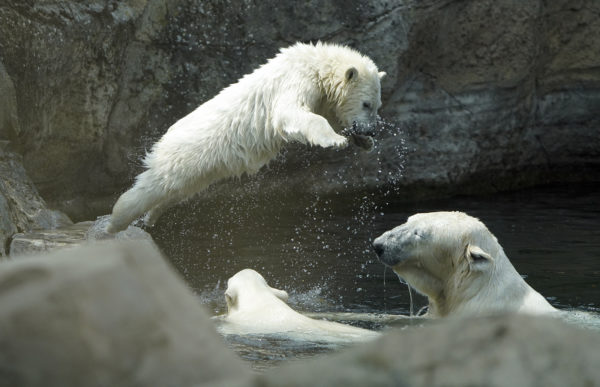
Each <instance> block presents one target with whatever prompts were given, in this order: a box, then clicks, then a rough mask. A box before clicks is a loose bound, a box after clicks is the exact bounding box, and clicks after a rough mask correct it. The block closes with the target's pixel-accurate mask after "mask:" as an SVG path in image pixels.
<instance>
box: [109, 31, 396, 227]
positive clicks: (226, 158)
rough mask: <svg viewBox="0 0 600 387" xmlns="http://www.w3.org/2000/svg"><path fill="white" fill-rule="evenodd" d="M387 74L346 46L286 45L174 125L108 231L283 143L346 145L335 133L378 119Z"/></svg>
mask: <svg viewBox="0 0 600 387" xmlns="http://www.w3.org/2000/svg"><path fill="white" fill-rule="evenodd" d="M383 75H385V73H381V72H378V70H377V66H375V64H374V63H373V62H372V61H371V60H370V59H369V58H367V57H365V56H362V55H361V54H359V53H358V52H356V51H354V50H352V49H350V48H347V47H344V46H338V45H332V44H324V43H317V44H316V45H310V44H300V43H298V44H296V45H294V46H292V47H289V48H286V49H282V50H281V52H280V53H279V54H278V55H277V56H275V57H274V58H272V59H271V60H269V61H268V62H267V63H266V64H264V65H263V66H261V67H260V68H258V69H257V70H255V71H254V72H253V73H251V74H248V75H246V76H244V77H243V78H242V79H240V80H239V81H238V82H237V83H235V84H232V85H230V86H229V87H227V88H225V89H223V90H222V91H221V92H220V93H219V94H218V95H217V96H215V97H214V98H213V99H211V100H209V101H207V102H205V103H204V104H202V105H200V106H199V107H198V108H197V109H196V110H194V111H193V112H191V113H190V114H188V115H187V116H185V117H183V118H182V119H180V120H179V121H177V122H176V123H175V124H174V125H173V126H171V127H170V128H169V130H168V131H167V133H166V134H165V135H164V136H163V137H162V138H161V139H160V140H159V141H158V142H157V143H156V144H154V146H153V148H152V151H151V152H150V153H149V154H148V155H147V156H146V159H145V166H146V168H147V169H146V171H145V172H143V173H141V174H140V175H139V176H137V178H136V182H135V184H134V186H133V187H132V188H131V189H130V190H129V191H127V192H125V193H124V194H123V195H121V197H120V198H119V200H118V201H117V203H116V204H115V206H114V208H113V212H112V217H111V223H110V225H109V227H108V231H109V232H116V231H119V230H122V229H124V228H126V227H127V225H128V224H129V223H130V222H131V221H133V220H134V219H136V218H137V217H139V216H140V215H142V214H144V213H145V212H146V211H149V213H148V215H147V217H146V219H145V222H146V224H147V225H152V224H153V223H154V222H155V221H156V219H157V218H158V217H159V216H160V214H161V213H162V212H163V211H164V210H165V209H166V208H168V207H170V206H171V205H173V204H176V203H177V202H179V201H181V200H183V199H186V198H188V197H189V196H191V195H193V194H194V193H196V192H198V191H201V190H203V189H205V188H206V187H207V186H209V185H210V184H212V183H213V182H215V181H217V180H220V179H223V178H227V177H233V176H240V175H242V174H244V173H249V174H252V173H255V172H257V171H258V170H259V169H260V168H261V167H262V166H263V165H265V164H266V163H267V162H268V161H269V160H271V159H273V158H274V157H275V155H276V154H277V153H278V152H279V150H280V148H281V147H282V145H283V144H284V143H285V142H288V141H300V142H304V143H308V144H311V145H318V146H321V147H337V148H341V147H345V146H347V145H348V139H347V138H346V137H344V136H342V135H340V134H338V133H336V132H339V131H341V130H342V129H343V128H345V127H349V126H351V125H352V124H353V123H359V124H368V123H370V122H372V121H373V120H374V119H375V118H376V115H377V109H379V107H380V106H381V96H380V94H381V86H380V78H381V77H383ZM367 105H368V106H367ZM365 106H367V107H365ZM363 137H364V136H363ZM368 139H369V140H370V138H368ZM371 141H372V140H371Z"/></svg>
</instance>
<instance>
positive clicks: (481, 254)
mask: <svg viewBox="0 0 600 387" xmlns="http://www.w3.org/2000/svg"><path fill="white" fill-rule="evenodd" d="M467 257H468V258H469V262H470V263H472V264H474V265H480V264H484V265H487V264H489V263H492V262H494V258H492V256H491V255H489V254H488V253H486V252H485V251H483V250H482V249H481V248H480V247H478V246H475V245H471V244H469V245H468V246H467Z"/></svg>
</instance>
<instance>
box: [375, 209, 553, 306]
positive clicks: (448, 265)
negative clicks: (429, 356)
mask: <svg viewBox="0 0 600 387" xmlns="http://www.w3.org/2000/svg"><path fill="white" fill-rule="evenodd" d="M373 247H374V248H375V251H376V252H377V255H378V256H379V260H381V262H383V263H384V264H386V265H388V266H391V267H392V268H393V270H394V272H396V274H398V276H400V277H402V278H403V279H405V280H406V281H407V282H408V283H409V285H410V286H412V287H413V288H415V289H416V290H417V291H419V292H420V293H423V294H424V295H426V296H427V297H428V299H429V312H428V315H429V316H431V317H444V316H449V315H483V314H492V313H503V312H523V313H532V314H541V313H549V312H554V311H556V309H554V308H553V307H552V306H551V305H550V304H549V303H548V302H547V301H546V300H545V299H544V297H542V296H541V295H540V294H539V293H538V292H536V291H535V290H533V289H532V288H531V287H530V286H529V285H528V284H527V283H526V282H525V281H524V280H523V278H522V277H521V276H520V275H519V273H517V271H516V270H515V268H514V267H513V265H512V264H511V263H510V261H509V260H508V258H507V257H506V255H505V254H504V251H503V250H502V247H501V246H500V244H499V243H498V240H497V239H496V237H494V235H492V233H491V232H490V231H489V230H488V229H487V228H486V227H485V225H484V224H483V223H482V222H481V221H479V220H478V219H475V218H473V217H471V216H468V215H467V214H464V213H462V212H432V213H424V214H416V215H413V216H411V217H410V218H408V221H407V222H406V223H405V224H403V225H401V226H398V227H396V228H394V229H392V230H390V231H387V232H385V233H384V234H382V235H381V236H380V237H378V238H377V239H375V241H374V242H373Z"/></svg>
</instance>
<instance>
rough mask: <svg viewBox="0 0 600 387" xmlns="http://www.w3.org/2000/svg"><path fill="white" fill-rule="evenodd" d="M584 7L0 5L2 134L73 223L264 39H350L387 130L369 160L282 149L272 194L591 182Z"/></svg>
mask: <svg viewBox="0 0 600 387" xmlns="http://www.w3.org/2000/svg"><path fill="white" fill-rule="evenodd" d="M599 7H600V5H599V4H598V2H597V1H595V0H578V1H575V2H573V1H572V0H557V1H552V2H546V1H542V0H524V1H520V2H514V1H510V0H500V1H498V0H483V1H477V2H464V1H460V0H450V1H447V0H432V1H427V2H414V1H392V2H389V1H374V2H369V3H368V4H367V3H365V2H363V1H358V0H352V1H349V2H342V3H337V2H322V1H317V0H314V1H308V2H301V3H299V2H281V1H275V0H273V1H263V2H259V3H252V4H250V3H248V2H244V1H242V0H231V1H228V2H226V3H223V2H217V1H192V0H175V1H167V0H138V1H134V2H126V3H125V2H106V1H100V0H92V1H88V2H84V3H73V2H68V1H53V2H42V3H35V5H29V4H21V3H18V2H17V3H10V4H5V5H3V6H2V7H0V47H2V58H1V61H2V63H3V64H4V69H2V67H1V66H0V89H2V90H5V89H6V90H9V89H14V91H15V93H14V94H15V98H12V97H10V98H7V99H6V100H3V101H2V102H1V103H0V105H2V106H0V122H1V124H0V125H2V129H1V130H0V135H2V136H6V137H9V138H10V139H12V140H13V142H14V145H15V146H16V147H17V148H18V149H19V151H20V152H21V153H22V154H23V157H24V164H25V167H26V168H27V170H28V171H29V173H30V175H31V177H32V179H33V181H34V183H35V184H36V185H37V186H38V188H39V189H40V192H41V193H42V195H43V196H44V197H46V198H47V199H48V200H49V201H50V203H51V204H54V203H58V204H60V206H61V207H60V208H61V209H64V210H65V211H67V212H68V213H69V214H71V215H75V217H76V218H77V220H79V219H82V218H87V219H89V218H92V217H93V216H95V215H98V214H105V213H108V210H109V209H110V206H111V205H112V204H113V203H114V200H115V198H116V194H117V193H119V192H121V191H122V190H124V189H125V188H126V187H127V186H128V185H130V184H131V178H132V177H133V176H134V175H135V174H137V173H138V172H139V171H140V163H139V160H140V158H141V157H142V156H143V155H144V152H145V149H147V148H148V147H149V146H150V145H151V144H152V143H153V142H154V141H155V140H157V139H158V138H159V137H160V136H161V135H162V134H163V133H164V132H165V131H166V130H167V128H168V127H169V126H170V125H171V124H173V123H174V122H175V121H176V120H177V119H178V118H180V117H182V116H183V115H185V114H187V113H188V112H190V111H191V110H193V109H194V108H195V107H196V106H197V105H199V104H200V103H202V102H204V101H206V100H207V99H209V98H210V97H212V96H213V95H215V94H216V93H217V92H218V91H219V90H220V89H222V88H223V87H224V86H226V85H228V84H230V83H231V82H235V81H236V80H237V79H238V78H239V77H240V76H241V75H243V74H245V73H248V72H250V71H252V69H254V68H255V67H256V66H258V65H259V64H261V63H263V62H264V61H265V60H266V59H267V58H270V57H272V56H273V55H274V54H275V53H276V52H277V50H278V49H279V48H280V47H282V46H287V45H289V44H292V43H293V42H295V41H316V40H325V41H334V42H342V43H346V44H350V45H351V46H354V47H356V48H357V49H359V50H360V51H362V52H364V53H365V54H367V55H369V56H370V57H372V58H373V59H374V61H375V62H376V63H377V64H378V65H379V67H380V68H381V69H383V70H385V71H387V73H388V76H387V78H386V79H385V80H384V82H383V102H384V105H383V109H382V110H381V114H382V116H383V117H384V118H385V120H386V121H387V122H389V124H388V125H385V126H384V127H383V129H382V132H381V133H380V134H379V136H378V146H377V148H376V150H375V151H374V152H373V153H371V154H363V153H357V154H354V153H355V149H350V150H347V151H341V152H332V151H321V150H316V149H309V150H307V149H306V147H292V149H291V150H290V152H288V154H287V156H286V158H285V160H284V161H282V162H281V161H280V162H279V164H278V163H275V165H279V167H277V168H275V170H284V171H286V173H284V175H285V176H287V175H293V177H292V178H291V179H290V180H289V181H287V182H286V185H288V186H290V185H295V186H296V187H295V189H304V190H307V189H309V190H322V191H331V190H338V189H353V188H357V187H358V188H360V187H371V188H372V187H378V186H382V185H386V184H396V185H399V186H400V187H402V189H403V192H404V196H406V197H414V196H422V195H427V194H431V193H435V194H442V193H453V192H457V191H459V192H469V191H476V192H480V191H491V190H497V189H506V188H511V187H516V186H523V185H531V184H535V183H540V182H547V181H569V180H582V179H587V180H589V179H598V178H599V176H598V171H599V170H600V168H598V164H599V162H600V161H599V160H600V154H599V152H598V149H600V147H599V145H600V129H599V119H598V116H597V112H598V111H600V71H599V70H598V69H600V40H599V39H595V37H597V36H599V35H600V19H599V18H598V17H597V15H598V12H600V10H599ZM11 85H12V86H11ZM15 104H16V109H15ZM15 112H18V115H17V117H15ZM7 117H8V118H7ZM307 165H309V167H308V168H306V167H305V168H300V170H299V169H298V166H307ZM290 171H293V174H292V173H289V172H290ZM324 175H325V176H326V177H325V178H324V177H323V176H324ZM267 176H268V178H267V179H265V180H264V184H265V185H270V184H272V185H274V186H277V185H281V184H278V181H280V179H281V176H282V175H277V174H276V173H267Z"/></svg>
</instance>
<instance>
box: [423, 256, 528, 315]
mask: <svg viewBox="0 0 600 387" xmlns="http://www.w3.org/2000/svg"><path fill="white" fill-rule="evenodd" d="M494 258H495V264H494V268H493V272H492V273H491V274H490V275H489V277H488V280H487V281H486V282H485V283H484V286H481V287H480V288H476V289H474V288H471V287H468V286H467V287H465V288H456V287H453V286H451V285H450V284H448V285H447V286H446V287H445V288H444V290H443V291H442V292H440V294H438V295H436V297H429V312H428V315H429V316H431V317H445V316H449V315H484V314H494V313H504V312H517V311H518V310H520V309H521V307H522V305H523V304H524V303H525V301H526V299H527V298H528V297H529V296H530V295H531V294H532V293H536V292H535V291H534V290H533V289H532V288H531V287H530V286H529V285H528V284H527V283H526V282H525V280H523V278H522V277H521V276H520V275H519V273H518V272H517V270H516V269H515V268H514V266H513V265H512V264H511V262H510V261H509V260H508V258H507V257H506V255H505V253H504V251H503V250H502V248H501V247H499V249H498V250H497V252H496V254H495V257H494Z"/></svg>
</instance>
